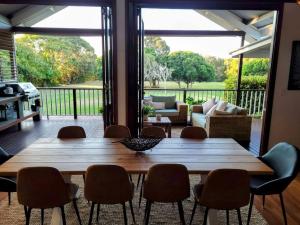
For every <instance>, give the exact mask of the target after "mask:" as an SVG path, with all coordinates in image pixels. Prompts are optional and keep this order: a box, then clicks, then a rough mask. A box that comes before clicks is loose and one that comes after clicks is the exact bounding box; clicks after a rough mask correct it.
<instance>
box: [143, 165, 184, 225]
mask: <svg viewBox="0 0 300 225" xmlns="http://www.w3.org/2000/svg"><path fill="white" fill-rule="evenodd" d="M143 196H144V198H145V199H146V200H147V202H146V208H145V217H144V219H145V224H146V225H147V224H148V223H149V217H150V211H151V205H152V204H153V203H154V202H162V203H174V202H177V204H178V210H179V215H180V221H181V223H182V224H185V219H184V211H183V207H182V201H183V200H185V199H187V198H188V197H189V196H190V181H189V174H188V171H187V168H186V167H185V166H184V165H180V164H157V165H154V166H152V167H151V168H150V169H149V172H148V175H147V178H146V180H145V183H144V194H143Z"/></svg>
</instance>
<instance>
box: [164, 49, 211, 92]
mask: <svg viewBox="0 0 300 225" xmlns="http://www.w3.org/2000/svg"><path fill="white" fill-rule="evenodd" d="M168 66H169V67H170V68H171V69H172V71H173V72H172V79H173V80H174V81H176V82H177V83H178V85H179V87H180V82H182V81H183V82H185V83H186V85H187V88H189V87H190V85H192V83H193V82H195V81H198V82H203V81H213V80H214V79H215V71H214V68H213V66H212V65H211V64H209V63H207V62H206V61H205V59H204V58H203V57H202V56H201V55H199V54H197V53H194V52H189V51H177V52H172V53H171V54H169V56H168Z"/></svg>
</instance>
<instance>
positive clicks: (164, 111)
mask: <svg viewBox="0 0 300 225" xmlns="http://www.w3.org/2000/svg"><path fill="white" fill-rule="evenodd" d="M155 114H160V115H161V116H165V117H168V116H179V111H178V110H176V109H158V110H155Z"/></svg>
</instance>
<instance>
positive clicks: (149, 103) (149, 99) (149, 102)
mask: <svg viewBox="0 0 300 225" xmlns="http://www.w3.org/2000/svg"><path fill="white" fill-rule="evenodd" d="M143 104H144V105H151V104H152V98H151V97H145V98H144V101H143Z"/></svg>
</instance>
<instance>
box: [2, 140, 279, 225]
mask: <svg viewBox="0 0 300 225" xmlns="http://www.w3.org/2000/svg"><path fill="white" fill-rule="evenodd" d="M160 163H168V164H169V163H178V164H183V165H185V166H186V167H187V169H188V171H189V173H190V174H200V175H202V176H206V175H207V174H208V173H209V172H210V171H212V170H215V169H221V168H231V169H244V170H247V171H248V172H249V174H250V175H259V174H263V175H266V174H272V173H273V171H272V169H271V168H269V167H268V166H267V165H265V164H264V163H262V162H261V161H260V160H259V159H257V158H256V157H255V156H254V155H253V154H252V153H250V152H249V151H247V150H246V149H245V148H243V147H242V146H241V145H239V144H238V143H237V142H236V141H234V140H233V139H229V138H207V139H204V140H195V139H183V138H165V139H163V140H162V141H161V142H160V143H159V144H157V145H156V146H155V147H154V148H152V149H151V150H147V151H145V152H139V153H137V152H134V151H132V150H130V149H128V148H127V147H125V146H124V145H123V144H122V143H120V142H119V139H110V138H102V139H99V138H84V139H57V138H41V139H38V140H37V141H36V142H34V143H33V144H31V145H30V146H28V147H27V148H25V149H24V150H23V151H21V152H20V153H19V154H17V155H15V156H14V157H13V158H11V159H10V160H8V161H7V162H5V163H4V164H2V165H1V166H0V176H15V175H16V174H17V172H18V171H19V170H20V169H21V168H23V167H34V166H50V167H55V168H57V169H58V170H59V171H60V172H61V173H62V174H63V175H64V176H65V177H66V178H68V177H70V176H71V175H79V174H84V173H85V171H86V169H87V168H88V167H89V166H90V165H94V164H102V165H104V164H114V165H119V166H122V167H124V168H125V169H126V170H127V172H128V173H132V174H135V173H147V171H148V170H149V168H150V167H151V166H153V165H155V164H160ZM216 218H217V216H216V211H215V210H210V213H209V218H208V219H209V224H210V225H213V224H217V221H216ZM51 224H52V225H54V224H55V225H58V224H62V221H61V216H60V210H59V208H57V209H56V208H55V209H54V210H53V215H52V223H51Z"/></svg>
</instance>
